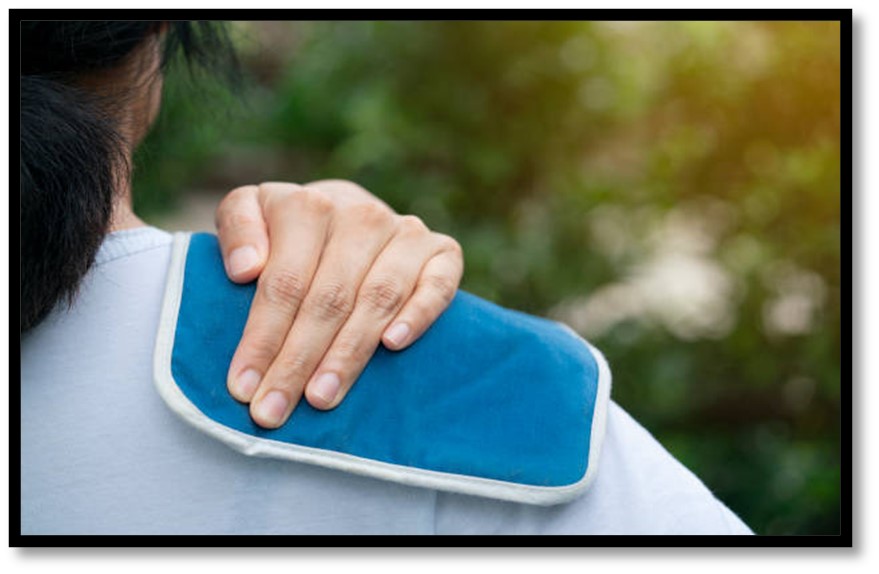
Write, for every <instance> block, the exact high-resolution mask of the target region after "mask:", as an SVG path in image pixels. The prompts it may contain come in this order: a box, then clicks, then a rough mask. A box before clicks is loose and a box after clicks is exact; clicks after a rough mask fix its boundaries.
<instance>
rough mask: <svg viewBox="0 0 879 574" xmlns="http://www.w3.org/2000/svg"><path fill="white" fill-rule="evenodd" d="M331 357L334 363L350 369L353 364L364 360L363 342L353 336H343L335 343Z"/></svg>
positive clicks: (330, 353)
mask: <svg viewBox="0 0 879 574" xmlns="http://www.w3.org/2000/svg"><path fill="white" fill-rule="evenodd" d="M329 355H330V356H331V357H332V359H333V361H337V362H338V363H340V364H342V365H346V366H349V367H350V364H351V362H354V361H357V360H359V359H361V358H363V355H364V352H363V344H362V341H361V340H360V338H359V337H358V336H356V335H353V334H349V335H345V336H341V337H339V338H337V339H336V341H335V342H333V348H332V349H331V350H330V352H329Z"/></svg>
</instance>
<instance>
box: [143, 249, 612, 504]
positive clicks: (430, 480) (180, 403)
mask: <svg viewBox="0 0 879 574" xmlns="http://www.w3.org/2000/svg"><path fill="white" fill-rule="evenodd" d="M190 238H191V234H190V233H175V234H174V243H173V248H172V251H171V262H170V265H169V269H168V279H167V284H166V287H165V298H164V301H163V303H162V314H161V318H160V322H159V330H158V333H157V337H156V347H155V352H154V355H153V377H154V383H155V385H156V388H157V390H158V392H159V395H160V396H161V397H162V399H163V400H164V401H165V403H166V404H167V405H168V406H169V407H170V408H171V410H172V411H174V412H175V413H177V415H179V416H180V417H181V418H182V419H183V420H184V421H186V422H187V423H189V424H190V425H192V426H193V427H195V428H197V429H199V430H200V431H202V432H204V433H206V434H208V435H209V436H212V437H214V438H216V439H218V440H220V441H222V442H224V443H226V444H227V445H229V446H231V447H232V448H234V449H236V450H238V451H240V452H242V453H244V454H246V455H249V456H262V457H272V458H280V459H285V460H292V461H296V462H304V463H310V464H315V465H318V466H323V467H327V468H333V469H337V470H342V471H345V472H350V473H353V474H359V475H364V476H369V477H373V478H379V479H384V480H389V481H393V482H398V483H401V484H406V485H410V486H417V487H423V488H431V489H436V490H443V491H448V492H457V493H462V494H471V495H476V496H484V497H488V498H497V499H501V500H510V501H513V502H522V503H527V504H537V505H551V504H560V503H563V502H567V501H569V500H572V499H574V498H576V497H577V496H578V495H580V494H581V493H582V492H584V491H585V490H586V488H587V487H588V486H589V485H590V484H591V482H592V480H593V479H594V478H595V474H596V472H597V470H598V458H599V455H600V451H601V445H602V442H603V439H604V432H605V422H606V418H607V405H608V402H609V400H610V386H611V375H610V369H609V368H608V366H607V362H606V361H605V359H604V356H603V355H602V354H601V352H600V351H598V350H597V349H595V348H594V347H593V346H592V345H590V344H589V343H588V342H587V341H585V340H584V339H583V338H582V337H580V335H578V334H577V333H576V332H574V331H573V330H572V329H570V327H567V326H566V325H565V328H567V329H568V330H569V331H570V332H571V333H573V334H574V335H576V336H577V338H579V339H580V340H581V341H582V342H583V343H584V344H585V345H586V346H587V348H588V349H589V351H590V352H591V353H592V355H593V357H594V358H595V361H596V364H597V365H598V373H599V377H598V389H597V392H596V397H595V410H594V412H593V417H592V429H591V435H590V441H589V460H588V466H587V469H586V473H585V475H584V476H583V478H582V479H580V480H579V481H577V482H575V483H573V484H570V485H565V486H533V485H524V484H516V483H511V482H505V481H501V480H494V479H487V478H481V477H475V476H467V475H460V474H453V473H444V472H438V471H433V470H425V469H420V468H414V467H408V466H403V465H397V464H392V463H387V462H381V461H376V460H372V459H368V458H363V457H358V456H354V455H350V454H345V453H340V452H335V451H329V450H324V449H318V448H313V447H306V446H301V445H293V444H289V443H284V442H280V441H276V440H272V439H266V438H258V437H254V436H251V435H248V434H246V433H243V432H241V431H238V430H236V429H233V428H230V427H227V426H225V425H223V424H221V423H218V422H217V421H215V420H213V419H211V418H210V417H208V416H207V415H205V414H204V413H203V412H201V411H200V410H199V409H198V407H196V406H195V405H194V404H193V403H192V402H191V401H190V400H189V399H188V398H187V397H186V395H184V394H183V391H181V390H180V388H179V387H178V386H177V383H176V381H175V380H174V377H173V374H172V371H171V357H172V354H173V349H174V336H175V332H176V327H177V317H178V315H179V311H180V303H181V299H182V293H183V279H184V273H185V268H186V256H187V252H188V247H189V242H190Z"/></svg>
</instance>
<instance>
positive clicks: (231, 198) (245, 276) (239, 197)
mask: <svg viewBox="0 0 879 574" xmlns="http://www.w3.org/2000/svg"><path fill="white" fill-rule="evenodd" d="M216 225H217V238H218V239H219V241H220V251H222V253H223V264H224V265H225V267H226V275H228V276H229V279H231V280H232V281H235V282H236V283H248V282H250V281H253V280H254V279H256V278H257V276H259V274H260V272H261V271H262V269H263V266H264V265H265V263H266V258H267V257H268V253H269V236H268V229H267V226H266V221H265V218H264V216H263V211H262V207H261V206H260V201H259V188H258V187H257V186H255V185H245V186H242V187H238V188H236V189H233V190H232V191H230V192H229V193H228V194H227V195H226V197H224V198H223V200H222V201H221V202H220V205H218V206H217V211H216Z"/></svg>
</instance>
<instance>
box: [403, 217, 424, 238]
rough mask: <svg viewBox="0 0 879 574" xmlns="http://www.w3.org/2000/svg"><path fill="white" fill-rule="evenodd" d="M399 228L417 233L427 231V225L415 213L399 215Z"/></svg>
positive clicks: (404, 231)
mask: <svg viewBox="0 0 879 574" xmlns="http://www.w3.org/2000/svg"><path fill="white" fill-rule="evenodd" d="M400 230H401V231H402V232H403V233H410V234H417V233H424V232H426V231H428V229H427V225H425V224H424V221H422V220H421V218H420V217H418V216H417V215H403V216H400Z"/></svg>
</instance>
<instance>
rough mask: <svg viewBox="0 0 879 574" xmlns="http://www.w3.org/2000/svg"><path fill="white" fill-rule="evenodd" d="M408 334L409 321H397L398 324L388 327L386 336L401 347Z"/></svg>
mask: <svg viewBox="0 0 879 574" xmlns="http://www.w3.org/2000/svg"><path fill="white" fill-rule="evenodd" d="M408 336H409V325H408V324H407V323H397V324H396V325H394V326H393V327H391V328H390V329H388V332H387V335H385V338H387V339H388V340H389V341H390V342H391V344H392V345H394V346H395V347H399V346H400V345H402V344H403V343H405V342H406V338H407V337H408Z"/></svg>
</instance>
